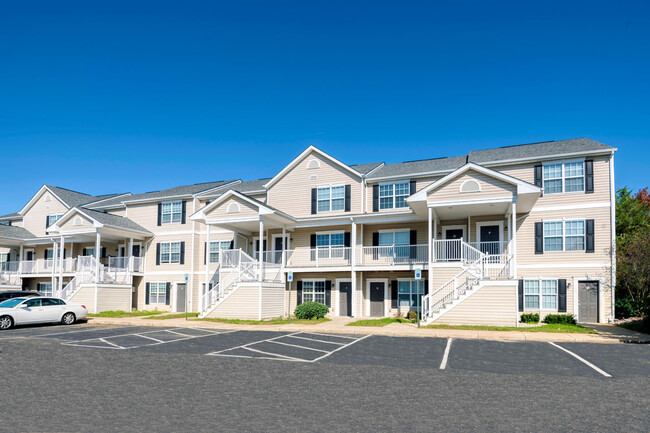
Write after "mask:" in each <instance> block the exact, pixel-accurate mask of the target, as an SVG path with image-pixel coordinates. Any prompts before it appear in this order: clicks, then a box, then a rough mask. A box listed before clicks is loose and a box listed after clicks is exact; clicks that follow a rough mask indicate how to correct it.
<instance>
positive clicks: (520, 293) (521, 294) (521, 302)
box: [517, 280, 524, 311]
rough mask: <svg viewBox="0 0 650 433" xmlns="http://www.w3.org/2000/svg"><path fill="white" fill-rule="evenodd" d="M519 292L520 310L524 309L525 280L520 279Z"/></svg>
mask: <svg viewBox="0 0 650 433" xmlns="http://www.w3.org/2000/svg"><path fill="white" fill-rule="evenodd" d="M517 293H519V296H518V298H519V306H518V307H519V311H524V280H519V287H517Z"/></svg>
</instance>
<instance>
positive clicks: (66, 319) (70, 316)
mask: <svg viewBox="0 0 650 433" xmlns="http://www.w3.org/2000/svg"><path fill="white" fill-rule="evenodd" d="M76 320H77V318H76V317H75V315H74V313H65V314H64V315H63V317H62V318H61V323H63V324H64V325H72V324H73V323H74V322H75V321H76Z"/></svg>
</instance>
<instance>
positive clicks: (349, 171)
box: [0, 138, 616, 325]
mask: <svg viewBox="0 0 650 433" xmlns="http://www.w3.org/2000/svg"><path fill="white" fill-rule="evenodd" d="M615 152H616V149H615V148H613V147H610V146H607V145H605V144H602V143H598V142H596V141H593V140H589V139H586V138H579V139H571V140H563V141H551V142H543V143H534V144H525V145H519V146H508V147H501V148H495V149H487V150H479V151H472V152H470V153H469V154H467V155H462V156H454V157H445V158H437V159H429V160H421V161H410V162H404V163H398V164H384V163H383V162H377V163H366V164H360V165H348V164H346V163H344V162H342V161H340V160H338V159H336V158H335V157H334V156H332V155H329V154H327V153H325V152H323V151H322V150H320V149H318V148H316V147H313V146H310V147H309V148H307V149H305V151H303V152H302V153H301V154H300V155H298V156H297V157H296V158H294V159H293V160H292V161H290V162H289V163H288V165H286V166H285V167H284V168H283V169H282V170H281V171H280V172H279V173H277V174H275V176H273V177H271V178H267V179H260V180H254V181H241V180H230V181H219V182H211V183H205V184H199V185H188V186H180V187H176V188H171V189H168V190H163V191H156V192H150V193H142V194H131V193H124V194H113V195H107V196H99V197H93V196H89V195H86V194H82V193H78V192H73V191H69V190H65V189H63V188H58V187H53V186H48V185H45V186H43V187H42V188H41V189H40V190H39V191H38V192H37V193H36V195H35V196H34V197H32V198H31V200H29V202H28V203H27V205H25V207H24V208H23V209H21V210H20V211H19V212H17V213H15V214H10V215H6V216H4V217H0V247H2V250H0V252H1V254H0V259H1V260H2V266H1V267H0V269H2V270H1V271H0V288H18V287H23V288H28V289H30V290H40V291H43V292H46V293H53V294H57V295H59V296H62V297H64V298H67V299H71V300H72V301H74V302H80V303H84V304H85V305H87V306H89V308H90V309H91V311H103V310H110V309H118V308H119V309H130V308H138V309H163V310H171V311H185V309H188V310H189V311H198V312H199V313H200V315H201V316H203V317H206V316H207V317H232V318H252V319H258V318H271V317H278V316H281V315H286V314H287V313H288V312H289V311H293V309H294V308H295V307H296V305H298V304H300V303H302V302H306V301H317V302H322V303H324V304H326V305H328V306H329V307H330V311H331V313H330V314H331V315H334V316H353V317H383V316H392V315H395V314H406V313H407V312H409V311H418V312H419V313H420V314H421V317H422V320H423V322H424V323H432V322H436V323H444V324H490V325H514V324H515V323H517V321H518V317H519V314H521V313H522V312H539V313H541V315H542V316H543V315H545V314H548V313H558V312H559V313H563V312H566V313H572V314H574V315H575V316H576V317H577V318H578V320H579V321H582V322H606V321H608V320H611V319H612V318H613V310H614V307H613V306H614V299H613V290H612V287H613V285H614V284H615V268H614V265H615V257H614V251H613V249H612V245H613V241H614V217H615V215H614V197H615V188H614V153H615ZM242 169H243V168H242Z"/></svg>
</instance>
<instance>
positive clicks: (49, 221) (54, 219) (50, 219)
mask: <svg viewBox="0 0 650 433" xmlns="http://www.w3.org/2000/svg"><path fill="white" fill-rule="evenodd" d="M62 216H63V214H62V213H58V214H55V215H48V216H47V226H48V227H49V226H51V225H52V224H54V223H55V222H57V221H58V220H59V219H60V218H61V217H62Z"/></svg>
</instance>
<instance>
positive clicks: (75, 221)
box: [72, 217, 82, 226]
mask: <svg viewBox="0 0 650 433" xmlns="http://www.w3.org/2000/svg"><path fill="white" fill-rule="evenodd" d="M81 224H82V221H81V217H77V218H75V219H74V221H73V222H72V225H73V226H80V225H81Z"/></svg>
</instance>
